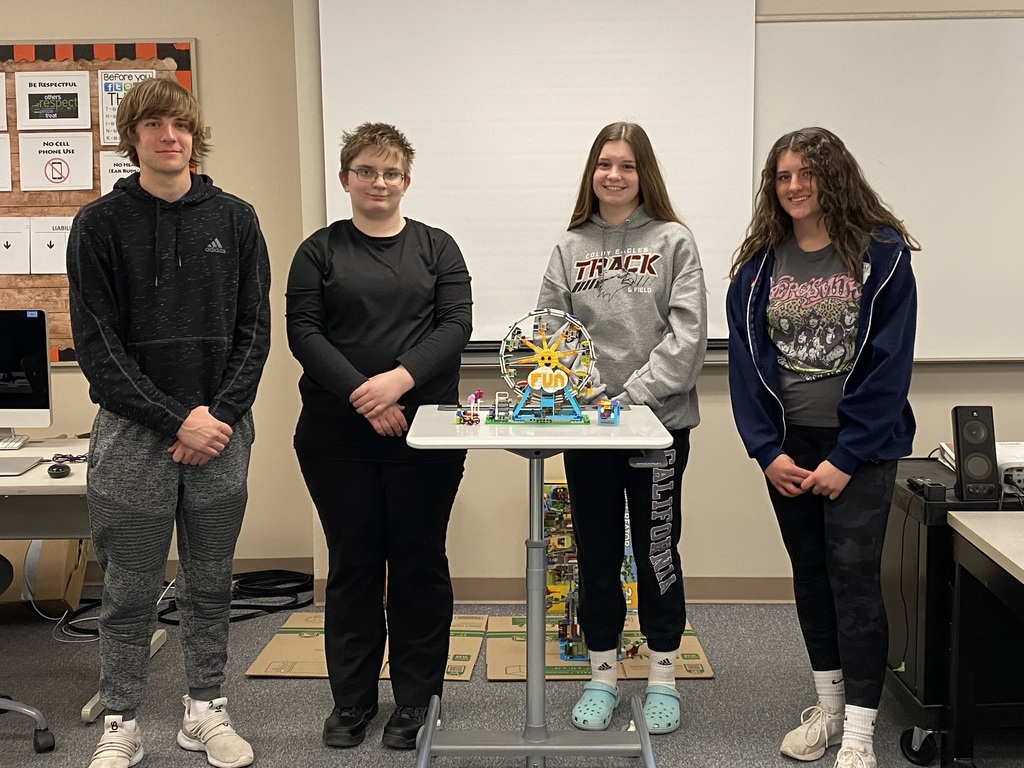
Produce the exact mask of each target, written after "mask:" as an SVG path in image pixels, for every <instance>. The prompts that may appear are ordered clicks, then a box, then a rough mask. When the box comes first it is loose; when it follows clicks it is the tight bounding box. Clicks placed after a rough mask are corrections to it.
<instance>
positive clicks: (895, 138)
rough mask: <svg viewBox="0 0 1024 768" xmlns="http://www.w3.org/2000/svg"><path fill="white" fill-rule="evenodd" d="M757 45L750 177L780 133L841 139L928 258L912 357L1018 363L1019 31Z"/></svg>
mask: <svg viewBox="0 0 1024 768" xmlns="http://www.w3.org/2000/svg"><path fill="white" fill-rule="evenodd" d="M755 34H756V46H757V49H756V57H755V58H756V75H755V98H754V157H755V176H756V174H757V172H758V171H759V169H760V166H761V164H763V162H764V158H765V156H766V155H767V153H768V150H769V149H770V148H771V145H772V144H773V143H774V141H775V140H776V139H777V138H778V137H779V136H781V135H782V134H784V133H787V132H788V131H791V130H795V129H797V128H801V127H803V126H806V125H821V126H823V127H825V128H828V129H829V130H831V131H833V132H834V133H836V134H837V135H838V136H839V137H840V138H841V139H842V140H843V141H844V143H845V144H846V145H847V147H848V148H849V149H850V151H851V152H852V153H853V155H854V157H856V158H857V160H858V162H859V163H860V165H861V167H862V168H863V170H864V173H865V175H866V177H867V179H868V181H869V182H870V184H871V185H872V186H873V187H874V188H875V189H876V190H877V191H878V192H879V194H880V195H881V196H882V199H883V200H885V201H886V202H887V203H888V204H889V205H890V206H891V207H892V209H893V211H894V212H895V213H896V215H897V216H898V217H900V218H901V219H903V221H904V223H905V224H906V226H907V228H908V229H909V231H910V233H911V234H912V235H914V236H915V237H916V238H917V239H918V240H919V241H920V243H921V245H922V248H923V250H922V251H920V252H919V253H915V254H914V255H913V265H914V272H915V275H916V276H917V284H918V300H919V310H918V324H917V345H916V349H915V357H916V358H917V359H919V360H931V359H935V360H986V359H989V360H992V359H1021V358H1024V333H1022V322H1021V319H1022V316H1024V315H1022V312H1021V310H1022V305H1024V300H1022V299H1024V296H1022V294H1021V291H1020V285H1021V283H1022V281H1021V279H1020V278H1019V274H1020V272H1019V270H1022V269H1024V266H1022V265H1024V246H1022V243H1024V227H1022V222H1024V191H1022V189H1024V19H930V20H907V21H812V22H787V23H760V24H758V25H757V27H756V33H755Z"/></svg>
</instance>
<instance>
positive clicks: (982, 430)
mask: <svg viewBox="0 0 1024 768" xmlns="http://www.w3.org/2000/svg"><path fill="white" fill-rule="evenodd" d="M953 450H954V452H955V458H956V485H955V486H954V487H953V492H954V493H955V494H956V497H957V498H958V499H960V501H986V500H989V499H998V498H999V491H1000V483H999V465H998V464H997V463H996V434H995V429H994V427H993V426H992V406H990V405H957V406H954V407H953Z"/></svg>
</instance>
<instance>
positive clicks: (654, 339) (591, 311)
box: [537, 206, 708, 429]
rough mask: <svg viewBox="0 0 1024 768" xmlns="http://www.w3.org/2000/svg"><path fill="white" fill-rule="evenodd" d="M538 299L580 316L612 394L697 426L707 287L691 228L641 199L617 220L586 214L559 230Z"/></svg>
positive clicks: (670, 422)
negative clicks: (657, 214) (653, 213)
mask: <svg viewBox="0 0 1024 768" xmlns="http://www.w3.org/2000/svg"><path fill="white" fill-rule="evenodd" d="M537 306H538V307H544V308H554V309H561V310H564V311H566V312H569V313H571V314H573V315H575V316H576V317H577V318H579V319H580V321H582V323H583V325H584V327H585V328H586V329H587V331H588V333H589V334H590V336H591V339H592V340H593V344H594V351H595V357H596V366H597V369H598V372H599V374H600V380H601V383H603V384H605V385H607V394H608V396H612V397H618V398H619V400H620V402H622V403H624V404H630V403H634V404H638V405H647V406H650V407H651V409H652V410H653V411H654V412H655V414H656V415H657V416H658V418H659V419H660V420H661V422H662V424H664V425H665V427H666V428H668V429H682V428H684V427H695V426H697V424H698V423H699V421H700V414H699V412H698V409H697V390H696V388H695V386H696V383H697V376H698V374H699V373H700V371H701V367H702V366H703V364H704V353H705V350H706V348H707V335H708V334H707V325H708V323H707V291H706V289H705V287H704V272H703V270H702V269H701V265H700V257H699V255H698V253H697V245H696V243H695V242H694V240H693V235H692V234H691V232H690V230H689V229H687V228H686V227H684V226H683V225H682V224H678V223H676V222H669V221H656V220H654V219H652V218H651V217H650V216H648V215H647V213H646V212H645V211H644V209H643V207H642V206H641V207H640V208H637V210H635V211H634V212H633V213H632V215H631V216H630V217H629V218H628V219H626V221H625V222H623V223H622V224H621V225H620V226H618V227H613V226H611V225H610V224H608V223H607V222H605V221H603V220H602V219H601V218H600V217H599V216H597V215H596V214H595V215H594V216H591V217H590V220H589V221H587V222H586V223H585V224H583V225H581V226H579V227H577V228H576V229H573V230H569V231H568V232H565V233H564V234H563V235H562V237H561V238H560V239H559V241H558V244H557V245H556V246H555V250H554V252H553V253H552V254H551V260H550V262H549V263H548V268H547V271H546V272H545V273H544V279H543V281H542V283H541V289H540V297H539V298H538V300H537Z"/></svg>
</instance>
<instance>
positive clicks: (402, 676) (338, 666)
mask: <svg viewBox="0 0 1024 768" xmlns="http://www.w3.org/2000/svg"><path fill="white" fill-rule="evenodd" d="M298 458H299V466H300V467H301V469H302V475H303V477H304V478H305V480H306V485H307V486H308V488H309V493H310V496H312V498H313V503H314V504H315V505H316V509H317V513H318V514H319V515H320V522H321V524H322V525H323V528H324V534H325V536H326V538H327V548H328V553H329V563H328V573H327V596H326V605H325V609H324V646H325V652H326V656H327V673H328V677H329V678H330V684H331V693H332V694H333V696H334V704H335V706H337V707H351V706H359V707H367V706H369V705H371V704H373V703H374V702H376V701H377V680H378V678H379V676H380V669H381V664H382V662H383V658H384V643H385V640H387V641H388V659H389V667H390V672H391V687H392V690H393V692H394V696H395V703H396V704H399V705H408V706H415V707H423V706H426V705H427V702H428V701H429V699H430V697H431V696H432V695H434V694H437V695H438V696H440V695H441V689H442V687H443V685H444V671H445V666H446V664H447V660H448V639H449V629H450V626H451V621H452V584H451V577H450V575H449V572H448V556H447V554H446V552H445V537H446V535H447V532H448V518H449V516H450V515H451V509H452V504H453V503H454V501H455V494H456V492H457V491H458V488H459V483H460V482H461V480H462V473H463V465H464V463H465V456H464V455H463V456H462V457H461V458H459V459H458V460H457V461H446V462H432V463H388V462H348V461H332V460H329V459H323V458H320V457H318V456H314V455H308V454H304V453H302V452H299V453H298ZM385 583H386V585H387V594H386V595H385Z"/></svg>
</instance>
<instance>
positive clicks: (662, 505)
mask: <svg viewBox="0 0 1024 768" xmlns="http://www.w3.org/2000/svg"><path fill="white" fill-rule="evenodd" d="M671 434H672V447H671V448H669V449H667V450H666V453H667V455H668V459H669V465H668V466H667V467H666V468H665V469H634V468H633V467H631V466H629V459H630V457H632V456H636V455H637V452H636V451H566V452H565V476H566V480H568V483H569V498H570V501H571V503H572V526H573V535H574V536H575V539H576V554H577V558H578V562H579V569H580V627H581V628H582V630H583V636H584V639H585V640H586V642H587V646H588V647H589V648H590V649H591V650H594V651H608V650H612V649H613V648H617V647H618V644H619V633H620V632H622V626H623V623H624V621H625V619H626V598H625V596H624V595H623V594H622V557H623V550H624V545H625V536H626V534H625V506H626V504H625V501H624V496H623V492H624V491H625V498H626V499H628V501H629V527H630V532H631V535H632V538H633V554H634V556H635V558H636V570H637V593H638V594H637V600H638V611H639V614H640V630H641V632H643V634H644V636H645V637H646V638H647V646H648V648H650V649H651V650H652V651H659V652H662V653H667V652H669V651H674V650H675V649H676V648H678V647H679V640H680V638H682V636H683V630H684V629H685V628H686V602H685V599H684V595H683V570H682V566H681V564H680V560H679V538H680V534H681V532H682V520H681V519H680V514H681V512H680V499H681V496H682V492H683V488H682V480H683V470H684V469H686V462H687V460H688V459H689V457H690V430H688V429H679V430H673V431H672V432H671Z"/></svg>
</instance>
